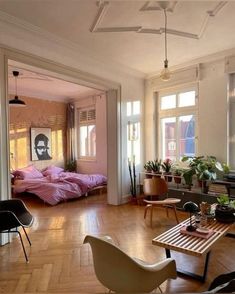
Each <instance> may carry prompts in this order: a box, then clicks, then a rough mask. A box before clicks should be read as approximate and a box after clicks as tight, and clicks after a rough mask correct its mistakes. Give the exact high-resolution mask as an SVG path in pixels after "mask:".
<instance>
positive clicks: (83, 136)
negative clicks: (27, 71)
mask: <svg viewBox="0 0 235 294" xmlns="http://www.w3.org/2000/svg"><path fill="white" fill-rule="evenodd" d="M79 133H80V148H79V150H80V156H86V155H87V154H86V146H87V144H88V142H87V126H82V127H80V132H79Z"/></svg>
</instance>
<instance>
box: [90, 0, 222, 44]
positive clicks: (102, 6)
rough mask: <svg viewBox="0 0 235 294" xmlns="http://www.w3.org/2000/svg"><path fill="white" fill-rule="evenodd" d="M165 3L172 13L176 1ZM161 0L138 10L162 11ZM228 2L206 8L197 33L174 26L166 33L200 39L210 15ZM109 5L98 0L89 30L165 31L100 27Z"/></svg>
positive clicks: (125, 27) (114, 31)
mask: <svg viewBox="0 0 235 294" xmlns="http://www.w3.org/2000/svg"><path fill="white" fill-rule="evenodd" d="M165 2H166V3H167V5H166V10H167V11H169V12H171V13H174V9H175V6H176V5H177V1H171V2H167V1H165ZM163 3H164V2H163V1H147V2H146V3H145V4H144V5H143V6H142V7H141V8H140V10H139V11H140V12H149V11H162V10H163V9H164V5H163ZM227 3H228V1H220V2H218V3H216V5H215V6H214V7H212V9H211V10H207V11H206V12H205V17H204V20H203V22H202V24H201V28H200V31H199V33H197V34H195V33H191V32H185V31H178V30H176V29H174V28H171V29H170V28H168V29H167V33H168V34H171V35H175V36H179V37H184V38H191V39H200V38H201V37H202V36H203V34H204V32H205V30H206V28H207V26H208V23H209V21H210V18H211V17H215V16H216V15H217V14H218V13H219V12H220V11H221V9H222V8H223V7H224V6H225V5H226V4H227ZM109 5H110V2H108V1H98V2H97V6H98V11H97V14H96V16H95V19H94V21H93V23H92V25H91V28H90V31H91V32H92V33H124V32H135V33H141V34H156V35H160V34H163V33H164V32H165V29H164V28H162V27H160V28H144V27H142V26H138V25H137V26H133V27H128V26H123V27H101V26H99V25H100V23H101V22H102V19H103V18H104V16H105V14H106V13H107V11H108V7H109Z"/></svg>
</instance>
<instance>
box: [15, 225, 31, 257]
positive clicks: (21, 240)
mask: <svg viewBox="0 0 235 294" xmlns="http://www.w3.org/2000/svg"><path fill="white" fill-rule="evenodd" d="M17 233H18V234H19V236H20V242H21V245H22V247H23V251H24V256H25V259H26V262H27V263H28V262H29V260H28V256H27V254H26V251H25V248H24V243H23V239H22V237H21V233H20V232H19V231H18V230H17Z"/></svg>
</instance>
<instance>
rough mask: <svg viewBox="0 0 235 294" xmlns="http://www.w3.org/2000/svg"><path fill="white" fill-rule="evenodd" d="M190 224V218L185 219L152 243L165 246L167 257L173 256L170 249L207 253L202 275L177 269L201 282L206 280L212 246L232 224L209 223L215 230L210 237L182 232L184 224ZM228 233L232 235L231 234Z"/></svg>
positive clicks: (182, 251)
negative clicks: (204, 237) (205, 237)
mask: <svg viewBox="0 0 235 294" xmlns="http://www.w3.org/2000/svg"><path fill="white" fill-rule="evenodd" d="M192 222H193V223H195V219H194V217H192ZM188 225H189V219H186V220H185V221H183V222H181V223H179V224H178V225H176V226H174V227H173V228H171V229H170V230H168V231H166V232H164V233H163V234H161V235H159V236H157V237H156V238H154V239H153V240H152V244H153V245H157V246H160V247H163V248H165V251H166V257H167V258H169V257H171V251H170V250H174V251H178V252H181V253H184V254H189V255H193V256H197V257H202V256H204V255H206V258H205V265H204V270H203V274H202V275H198V274H194V273H191V272H188V271H185V270H182V269H177V273H179V274H181V275H184V276H189V277H191V278H194V279H197V280H199V281H201V282H205V280H206V275H207V268H208V263H209V257H210V251H211V248H212V246H213V245H214V244H215V242H217V241H218V240H219V239H220V238H222V237H223V236H224V235H225V234H226V233H227V231H228V230H229V229H230V227H231V224H224V223H219V222H217V221H213V222H212V223H211V224H207V225H206V226H205V228H208V229H212V230H213V231H214V233H213V234H212V235H211V236H210V237H209V238H208V239H203V238H201V237H196V236H191V235H184V234H181V233H180V229H181V228H182V227H183V226H188ZM227 235H229V236H231V235H230V234H227ZM232 237H234V235H232Z"/></svg>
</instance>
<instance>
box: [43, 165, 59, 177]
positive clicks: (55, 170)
mask: <svg viewBox="0 0 235 294" xmlns="http://www.w3.org/2000/svg"><path fill="white" fill-rule="evenodd" d="M63 171H64V169H63V168H61V167H58V166H54V165H50V166H48V167H47V168H46V169H45V170H44V171H43V172H42V174H43V175H44V176H57V175H58V174H60V173H61V172H63Z"/></svg>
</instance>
